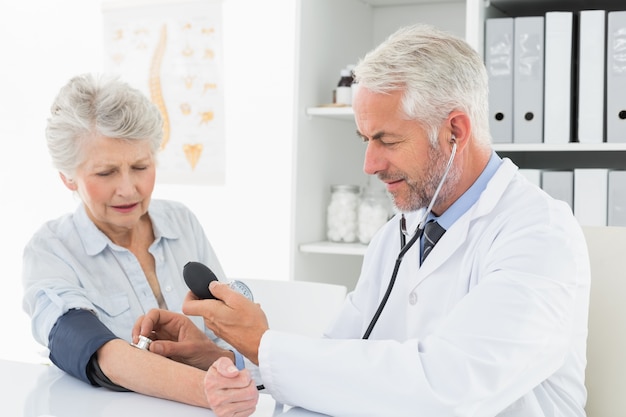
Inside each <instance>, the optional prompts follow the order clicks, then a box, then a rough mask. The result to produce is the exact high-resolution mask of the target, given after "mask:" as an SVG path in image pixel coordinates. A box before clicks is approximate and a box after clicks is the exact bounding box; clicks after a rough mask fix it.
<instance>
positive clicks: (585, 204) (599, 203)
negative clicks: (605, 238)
mask: <svg viewBox="0 0 626 417" xmlns="http://www.w3.org/2000/svg"><path fill="white" fill-rule="evenodd" d="M608 178H609V177H608V169H606V168H579V169H575V170H574V216H575V217H576V219H577V220H578V223H580V224H581V225H583V226H606V217H607V203H608V185H607V184H608Z"/></svg>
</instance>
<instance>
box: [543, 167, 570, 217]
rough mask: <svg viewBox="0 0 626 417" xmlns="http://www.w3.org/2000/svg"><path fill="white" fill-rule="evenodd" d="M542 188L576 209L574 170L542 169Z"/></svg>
mask: <svg viewBox="0 0 626 417" xmlns="http://www.w3.org/2000/svg"><path fill="white" fill-rule="evenodd" d="M541 188H542V189H543V190H544V191H545V192H546V193H548V194H550V195H551V196H552V197H553V198H556V199H557V200H562V201H565V202H566V203H567V204H569V206H570V208H571V209H572V211H573V209H574V171H547V170H546V171H542V172H541Z"/></svg>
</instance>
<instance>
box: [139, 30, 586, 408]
mask: <svg viewBox="0 0 626 417" xmlns="http://www.w3.org/2000/svg"><path fill="white" fill-rule="evenodd" d="M355 74H356V79H357V81H358V83H359V86H360V88H359V91H358V93H357V95H356V97H355V100H354V104H353V107H354V113H355V118H356V124H357V128H358V132H359V135H360V136H361V138H362V139H363V141H364V142H365V146H366V147H367V150H366V154H365V163H364V170H365V172H366V173H368V174H371V175H376V176H377V177H378V178H379V179H380V180H381V181H383V182H384V183H385V184H386V187H387V190H388V192H389V194H390V195H391V196H392V198H393V201H394V204H395V206H396V207H397V208H398V210H399V212H401V213H402V214H398V215H396V216H395V217H394V218H393V219H391V220H390V221H389V222H388V223H387V224H386V225H385V226H384V227H383V228H382V229H381V230H380V231H379V232H378V234H377V235H376V236H375V237H374V239H373V240H372V242H371V243H370V245H369V247H368V249H367V253H366V255H365V258H364V261H363V268H362V272H361V276H360V278H359V281H358V284H357V286H356V288H355V290H354V291H353V292H352V293H351V294H349V296H348V297H347V300H346V302H345V305H344V306H343V310H342V311H341V313H340V314H339V316H338V318H337V320H336V322H335V323H334V324H333V325H332V326H331V327H330V329H329V330H328V332H327V335H326V336H327V337H326V338H323V339H313V338H307V337H303V336H297V335H293V334H286V333H281V332H278V331H274V330H271V329H270V328H269V327H268V325H267V321H266V319H265V316H264V314H263V312H262V311H261V309H260V308H259V306H258V305H256V304H254V303H252V302H249V301H248V300H246V299H245V298H244V297H243V296H241V295H239V294H237V293H235V292H233V291H231V290H230V289H229V288H228V287H227V286H225V285H223V284H218V283H212V284H211V286H210V289H211V291H212V292H213V293H214V295H215V296H217V297H218V298H219V299H221V300H222V301H219V300H198V299H196V298H195V297H194V296H193V295H191V294H190V295H189V296H188V297H187V300H186V302H185V304H184V308H183V311H184V312H185V313H186V314H188V315H201V316H204V318H205V322H206V325H207V326H208V327H209V328H211V330H213V331H214V332H215V333H216V334H217V335H218V336H220V337H222V338H223V339H225V340H226V341H228V342H229V343H230V344H232V345H233V346H234V347H235V348H236V349H237V350H238V351H239V352H241V353H242V354H243V355H245V356H246V357H247V358H248V359H249V360H251V361H252V362H253V363H255V364H258V366H259V371H260V375H261V377H262V382H263V384H264V386H265V388H266V390H267V391H269V392H270V393H271V394H272V395H273V396H274V397H275V398H276V399H277V400H278V401H280V402H283V403H286V404H291V405H296V406H301V407H304V408H307V409H310V410H314V411H318V412H322V413H325V414H329V415H332V416H360V417H363V416H394V417H399V416H425V417H438V416H468V417H469V416H473V417H479V416H484V417H494V416H499V417H504V416H507V417H512V416H515V417H540V416H541V417H547V416H551V417H556V416H566V417H582V416H584V415H585V411H584V406H585V401H586V390H585V386H584V375H585V364H586V359H585V358H586V356H585V345H586V337H587V309H588V298H589V284H590V271H589V260H588V255H587V248H586V245H585V240H584V237H583V234H582V232H581V229H580V227H579V225H578V223H577V222H576V220H575V218H574V216H573V214H572V212H571V210H570V208H569V206H568V205H567V204H566V203H564V202H562V201H557V200H554V199H552V198H551V197H550V196H548V195H547V194H546V193H545V192H543V191H542V190H541V189H539V188H538V187H536V186H535V185H533V184H531V183H530V182H528V181H527V180H526V179H525V178H524V176H522V175H521V174H520V173H519V171H518V168H517V167H516V166H515V165H514V164H513V163H512V162H511V161H510V160H508V159H501V158H500V157H499V156H498V155H497V154H496V153H495V152H494V151H493V149H492V148H491V138H490V134H489V129H488V126H489V123H488V116H487V115H488V108H487V107H488V106H487V96H488V88H487V76H486V72H485V68H484V65H483V63H482V61H481V59H480V57H479V55H478V54H477V53H476V52H475V51H474V50H472V49H471V48H470V47H469V46H468V45H467V44H466V43H465V42H464V41H463V40H460V39H457V38H455V37H452V36H450V35H448V34H445V33H442V32H439V31H437V30H435V29H433V28H430V27H427V26H414V27H409V28H404V29H401V30H399V31H398V32H396V33H395V34H393V35H392V36H391V37H390V38H389V39H388V40H387V41H385V42H384V43H383V44H381V45H380V46H379V47H378V48H376V49H375V50H373V51H372V52H370V53H369V54H368V55H367V56H365V58H364V59H363V60H362V61H361V62H360V63H359V65H358V66H357V67H356V69H355ZM438 188H440V190H438ZM431 202H433V204H432V207H430V210H429V205H430V203H431ZM429 220H435V221H436V222H437V223H438V224H439V225H440V226H442V227H443V228H444V229H445V231H444V233H443V236H442V237H441V238H440V239H439V241H438V242H437V243H436V246H434V248H432V249H431V248H427V249H424V246H425V242H427V241H428V240H436V239H435V238H434V237H433V233H432V232H429V231H428V230H427V231H426V234H425V235H423V236H422V233H423V231H422V230H423V225H424V223H425V222H426V221H429ZM418 226H419V227H418ZM413 243H415V244H414V245H413ZM402 245H405V246H404V250H402V254H403V256H401V257H400V258H401V259H398V254H399V253H400V251H401V247H402ZM426 246H427V247H428V243H426ZM425 252H426V253H425ZM426 254H427V255H428V258H427V259H425V255H426ZM394 268H396V269H397V270H396V271H394ZM390 281H394V282H393V288H392V289H391V290H389V286H390ZM388 291H390V293H389V294H388V297H387V296H385V294H386V292H388ZM382 303H384V306H383V308H382V309H381V311H380V312H378V313H377V310H379V306H380V305H381V304H382ZM320 308H323V306H320ZM152 321H155V320H152ZM152 321H151V322H152ZM142 329H143V330H142V332H143V331H144V330H146V329H147V327H145V326H144V328H142ZM173 349H175V347H174V348H173ZM244 375H247V374H245V373H244V372H239V371H237V370H236V369H235V368H233V366H232V363H228V361H222V360H220V361H217V362H216V363H215V364H214V365H213V366H212V367H211V368H210V369H209V371H208V374H207V378H206V391H207V396H208V398H218V397H219V398H220V399H221V400H222V401H223V400H224V398H231V399H232V401H236V398H238V397H237V396H238V395H241V392H243V391H242V390H251V389H252V388H250V386H249V384H248V382H249V377H246V378H244ZM234 381H238V382H237V383H234ZM241 381H244V382H241ZM246 381H248V382H246ZM229 390H230V391H229ZM237 390H240V391H237ZM238 392H239V393H238ZM218 393H219V395H218ZM229 396H230V397H229Z"/></svg>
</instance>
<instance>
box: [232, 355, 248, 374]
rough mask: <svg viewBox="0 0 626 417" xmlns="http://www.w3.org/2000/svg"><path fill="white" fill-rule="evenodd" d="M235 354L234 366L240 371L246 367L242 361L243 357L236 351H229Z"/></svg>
mask: <svg viewBox="0 0 626 417" xmlns="http://www.w3.org/2000/svg"><path fill="white" fill-rule="evenodd" d="M231 352H233V353H234V354H235V366H236V367H237V369H239V370H240V371H241V370H242V369H244V368H245V367H246V363H245V362H244V360H243V355H242V354H241V353H239V352H237V351H236V350H231Z"/></svg>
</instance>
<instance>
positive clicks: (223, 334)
mask: <svg viewBox="0 0 626 417" xmlns="http://www.w3.org/2000/svg"><path fill="white" fill-rule="evenodd" d="M209 290H210V291H211V293H212V294H213V295H214V296H215V297H217V298H218V299H217V300H211V299H207V300H200V299H198V297H196V296H195V295H194V294H193V293H192V292H189V293H188V294H187V297H186V298H185V302H184V303H183V312H184V313H185V314H187V315H190V316H202V317H203V318H204V324H205V325H206V326H207V327H208V328H209V329H211V330H213V332H214V333H215V334H216V335H217V336H218V337H220V338H222V339H224V340H225V341H226V342H228V343H229V344H230V345H231V346H232V347H234V348H235V349H237V350H238V351H239V352H240V353H241V354H242V355H244V356H245V357H246V358H248V359H249V360H250V361H252V362H253V363H254V364H256V365H258V364H259V358H258V356H259V344H260V343H261V337H262V336H263V333H265V332H266V331H267V330H268V329H269V326H268V324H267V318H266V317H265V313H263V310H261V307H260V306H259V305H258V304H255V303H254V302H252V301H250V300H248V299H247V298H246V297H244V296H243V295H241V294H239V293H238V292H236V291H233V290H231V289H230V288H229V287H228V285H227V284H224V283H221V282H218V281H213V282H211V284H210V285H209Z"/></svg>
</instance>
